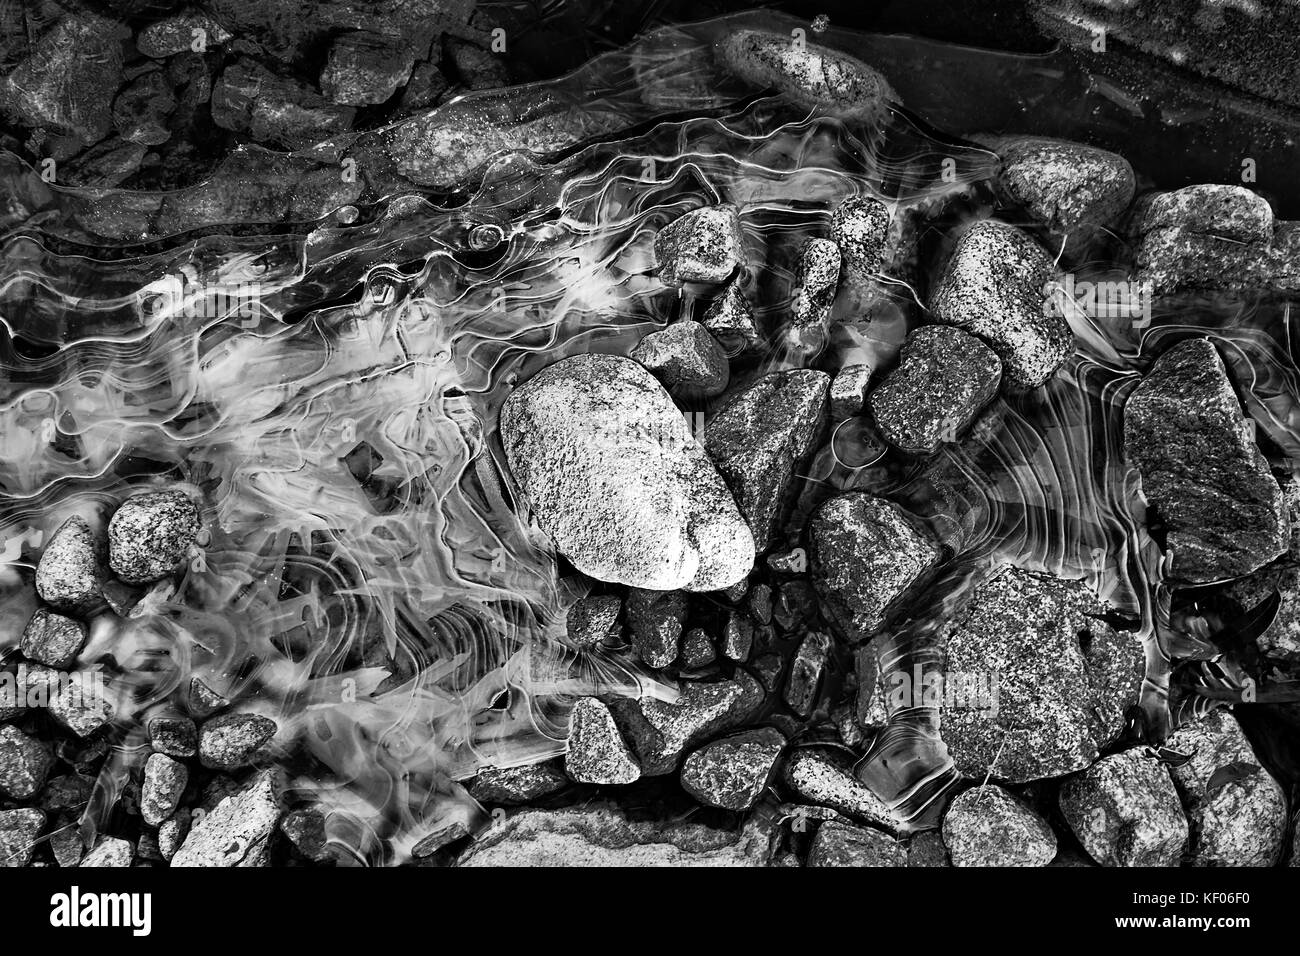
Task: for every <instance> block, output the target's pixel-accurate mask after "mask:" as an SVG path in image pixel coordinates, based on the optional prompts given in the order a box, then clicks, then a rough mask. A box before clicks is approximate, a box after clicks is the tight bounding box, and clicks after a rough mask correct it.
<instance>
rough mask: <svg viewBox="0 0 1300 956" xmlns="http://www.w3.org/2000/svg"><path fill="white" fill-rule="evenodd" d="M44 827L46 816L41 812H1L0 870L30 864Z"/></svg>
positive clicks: (19, 810) (24, 809)
mask: <svg viewBox="0 0 1300 956" xmlns="http://www.w3.org/2000/svg"><path fill="white" fill-rule="evenodd" d="M44 826H45V814H44V813H42V812H41V811H40V810H33V809H28V808H23V809H18V810H0V869H5V868H7V867H23V866H26V865H27V864H28V863H30V862H31V861H32V853H33V851H34V850H35V849H36V840H37V837H38V836H39V835H40V832H41V830H42V828H44Z"/></svg>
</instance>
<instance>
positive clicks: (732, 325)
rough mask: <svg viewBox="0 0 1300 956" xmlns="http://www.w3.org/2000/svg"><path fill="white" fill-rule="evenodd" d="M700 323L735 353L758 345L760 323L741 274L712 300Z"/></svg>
mask: <svg viewBox="0 0 1300 956" xmlns="http://www.w3.org/2000/svg"><path fill="white" fill-rule="evenodd" d="M700 324H701V325H703V326H704V327H705V328H706V329H708V330H709V332H711V333H712V334H713V336H714V337H715V338H717V339H718V341H719V342H721V343H722V344H723V345H725V346H726V347H727V349H728V351H730V352H732V353H738V352H742V351H744V350H745V349H751V348H754V347H755V346H757V345H758V344H759V341H760V336H759V334H758V327H757V326H756V325H755V324H754V310H753V309H752V308H751V307H750V305H749V300H748V299H746V298H745V293H744V290H743V289H742V288H741V280H740V278H739V277H737V278H735V279H732V280H731V281H730V282H728V283H727V285H726V287H725V288H724V289H723V290H722V292H721V293H720V294H719V295H718V297H717V298H716V299H714V300H713V301H712V302H711V303H709V307H708V308H707V309H705V310H704V317H703V318H702V319H700Z"/></svg>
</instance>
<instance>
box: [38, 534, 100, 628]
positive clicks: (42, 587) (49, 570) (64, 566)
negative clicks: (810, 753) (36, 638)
mask: <svg viewBox="0 0 1300 956" xmlns="http://www.w3.org/2000/svg"><path fill="white" fill-rule="evenodd" d="M100 549H101V545H100V543H99V541H98V540H97V539H96V537H95V533H94V531H93V530H92V529H91V527H90V523H89V522H87V521H86V519H85V518H83V517H81V516H80V515H73V516H72V517H70V518H68V519H67V520H66V521H64V522H63V524H61V525H59V528H58V530H57V531H55V532H54V534H53V535H51V536H50V539H49V541H47V542H46V544H45V550H43V551H42V552H41V559H40V561H39V562H38V563H37V565H36V593H37V594H39V595H40V596H41V600H43V601H44V602H45V603H46V604H49V605H50V606H51V607H54V608H57V609H58V610H60V611H67V612H68V613H70V614H78V613H85V612H87V611H90V610H93V609H94V608H95V607H97V606H98V605H100V604H102V603H103V600H104V599H103V597H101V595H100V586H101V584H102V582H103V576H104V572H103V567H102V565H101V563H100V557H99V553H100Z"/></svg>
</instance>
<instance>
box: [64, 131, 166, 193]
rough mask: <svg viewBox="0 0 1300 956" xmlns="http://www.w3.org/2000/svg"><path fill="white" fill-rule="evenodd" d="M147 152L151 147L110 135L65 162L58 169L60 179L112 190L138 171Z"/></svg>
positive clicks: (69, 184) (74, 184)
mask: <svg viewBox="0 0 1300 956" xmlns="http://www.w3.org/2000/svg"><path fill="white" fill-rule="evenodd" d="M148 153H149V147H148V146H144V145H141V144H139V143H128V142H126V141H125V140H123V139H120V138H118V137H115V136H113V137H109V138H108V139H106V140H104V141H102V142H100V143H97V144H95V145H94V146H92V147H90V149H88V150H86V151H85V152H84V153H81V154H80V155H79V156H77V157H76V158H75V159H72V160H70V161H69V162H67V163H65V164H64V165H63V167H62V168H61V169H60V170H59V182H60V183H61V184H63V185H65V186H100V187H103V188H105V189H111V188H112V187H114V186H120V185H121V184H122V183H124V182H126V181H127V180H128V179H130V178H131V177H132V176H134V175H135V174H136V173H138V172H139V171H140V167H141V165H142V164H143V162H144V158H145V156H146V155H148Z"/></svg>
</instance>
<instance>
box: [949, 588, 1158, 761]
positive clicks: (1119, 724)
mask: <svg viewBox="0 0 1300 956" xmlns="http://www.w3.org/2000/svg"><path fill="white" fill-rule="evenodd" d="M1107 610H1108V609H1107V607H1106V606H1105V605H1103V604H1102V603H1101V602H1100V601H1099V600H1098V599H1097V598H1096V596H1095V595H1094V594H1093V593H1092V591H1091V590H1089V588H1088V587H1087V585H1086V584H1084V583H1083V582H1081V581H1065V580H1062V579H1060V578H1055V577H1051V576H1049V575H1044V574H1037V573H1033V572H1029V571H1022V570H1020V569H1018V568H1014V567H1003V568H1002V569H1000V570H998V571H997V572H995V573H994V574H993V575H992V576H991V577H990V578H988V579H987V580H985V581H984V582H983V583H981V584H979V585H978V586H977V587H976V588H975V589H974V591H973V593H972V595H971V597H970V599H969V603H968V604H967V606H966V607H965V609H964V610H962V611H960V612H959V613H958V614H956V615H955V616H954V617H953V619H952V620H951V621H950V622H949V623H948V624H946V625H945V626H944V629H943V632H942V634H941V635H940V641H939V643H940V647H941V651H942V655H943V662H942V665H941V669H942V672H943V674H944V675H945V676H946V677H947V678H948V679H949V680H950V681H954V682H955V681H957V677H956V676H955V675H991V676H995V677H996V680H995V682H994V683H993V684H992V689H993V691H994V692H995V696H994V698H993V700H992V701H991V702H985V701H981V700H975V701H973V702H970V701H968V702H965V703H964V705H963V702H962V701H959V700H955V699H954V701H953V704H954V706H951V707H950V706H944V707H942V708H941V711H940V732H941V735H942V737H943V739H944V741H945V743H947V745H948V751H949V753H950V754H951V755H952V758H953V761H954V762H955V763H956V766H957V769H958V770H959V771H961V772H962V773H963V774H965V775H966V776H968V777H972V778H974V779H976V780H983V779H984V778H985V776H986V775H992V777H993V778H994V779H997V780H1003V781H1007V782H1010V783H1025V782H1028V781H1030V780H1038V779H1042V778H1045V777H1057V776H1061V775H1063V774H1067V773H1072V772H1074V771H1077V770H1082V769H1084V768H1085V767H1087V766H1088V765H1089V764H1091V763H1092V762H1093V761H1094V760H1096V759H1097V755H1098V752H1099V750H1100V749H1101V748H1102V747H1104V746H1106V745H1107V744H1108V743H1110V741H1112V740H1113V739H1114V738H1115V737H1116V736H1118V734H1119V733H1120V732H1121V731H1122V730H1123V728H1124V716H1125V711H1126V710H1127V709H1128V708H1129V707H1130V706H1132V705H1133V704H1135V703H1137V699H1138V693H1139V690H1140V688H1141V684H1142V678H1143V675H1144V674H1145V671H1146V665H1145V659H1144V656H1143V653H1142V645H1141V643H1140V641H1139V640H1138V639H1137V638H1136V637H1135V636H1134V635H1133V634H1131V633H1129V632H1127V631H1117V630H1115V629H1114V628H1113V627H1112V626H1111V625H1110V624H1109V623H1107V622H1106V621H1105V620H1104V619H1103V618H1102V617H1101V615H1103V614H1105V613H1107ZM945 692H946V688H945ZM945 703H947V702H945ZM987 703H991V704H992V706H987V705H986V704H987ZM972 704H973V706H972Z"/></svg>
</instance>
